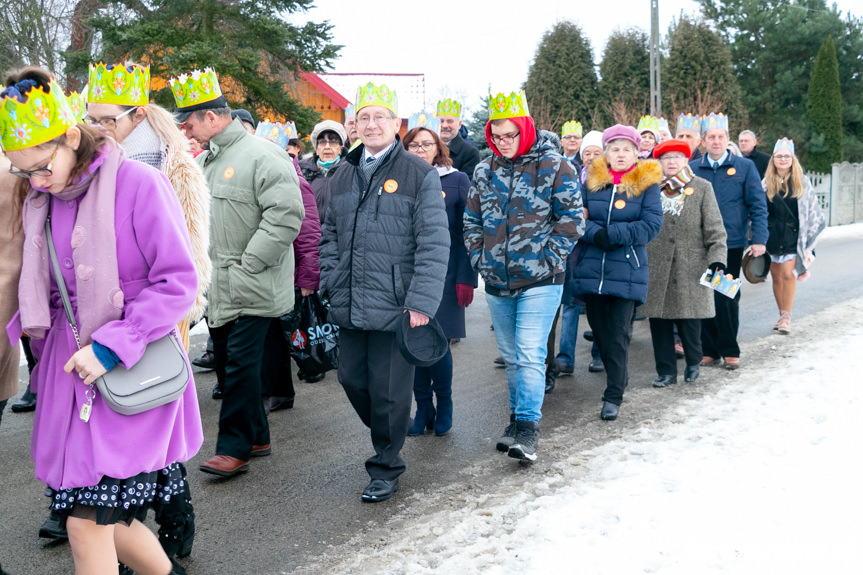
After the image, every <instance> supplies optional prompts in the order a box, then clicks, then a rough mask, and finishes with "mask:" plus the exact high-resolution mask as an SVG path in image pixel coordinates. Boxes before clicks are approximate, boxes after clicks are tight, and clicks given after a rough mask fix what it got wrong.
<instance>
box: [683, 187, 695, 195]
mask: <svg viewBox="0 0 863 575" xmlns="http://www.w3.org/2000/svg"><path fill="white" fill-rule="evenodd" d="M694 192H695V190H693V189H692V188H683V193H684V194H686V195H687V196H691V195H692V194H693V193H694Z"/></svg>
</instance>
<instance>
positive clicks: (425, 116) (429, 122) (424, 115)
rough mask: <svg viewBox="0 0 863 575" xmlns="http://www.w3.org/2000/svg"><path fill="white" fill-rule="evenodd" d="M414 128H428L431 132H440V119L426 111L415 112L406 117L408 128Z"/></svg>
mask: <svg viewBox="0 0 863 575" xmlns="http://www.w3.org/2000/svg"><path fill="white" fill-rule="evenodd" d="M414 128H428V129H429V130H431V131H432V132H435V133H437V134H440V120H438V119H437V118H435V117H434V116H432V115H431V114H429V113H428V112H426V111H422V112H417V113H416V114H414V115H413V116H411V117H410V118H408V130H413V129H414Z"/></svg>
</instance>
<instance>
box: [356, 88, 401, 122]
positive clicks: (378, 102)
mask: <svg viewBox="0 0 863 575" xmlns="http://www.w3.org/2000/svg"><path fill="white" fill-rule="evenodd" d="M354 106H355V108H356V111H357V113H359V111H360V110H362V109H363V108H365V107H366V106H383V107H384V108H386V109H387V110H389V111H390V112H392V113H393V114H395V115H396V116H398V114H399V105H398V99H397V98H396V93H395V92H393V91H392V90H390V89H389V88H388V87H387V86H386V85H385V84H381V85H380V86H375V85H374V84H372V83H371V82H369V83H368V84H366V85H365V86H360V87H359V88H357V103H356V104H355V105H354Z"/></svg>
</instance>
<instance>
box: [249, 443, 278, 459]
mask: <svg viewBox="0 0 863 575" xmlns="http://www.w3.org/2000/svg"><path fill="white" fill-rule="evenodd" d="M272 452H273V449H272V448H271V447H270V444H269V443H268V444H266V445H253V446H252V457H266V456H267V455H269V454H271V453H272Z"/></svg>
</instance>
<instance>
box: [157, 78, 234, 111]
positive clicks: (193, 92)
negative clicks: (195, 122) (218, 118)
mask: <svg viewBox="0 0 863 575" xmlns="http://www.w3.org/2000/svg"><path fill="white" fill-rule="evenodd" d="M169 83H170V85H171V93H172V94H174V101H175V102H176V103H177V108H179V109H181V110H182V109H183V108H189V107H191V106H196V105H198V104H204V103H206V102H211V101H213V100H218V99H219V97H221V95H222V89H221V88H220V87H219V79H218V77H216V71H215V70H213V69H212V68H204V70H203V71H201V70H193V71H192V72H191V73H189V74H180V75H179V76H177V77H176V78H171V81H170V82H169Z"/></svg>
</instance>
